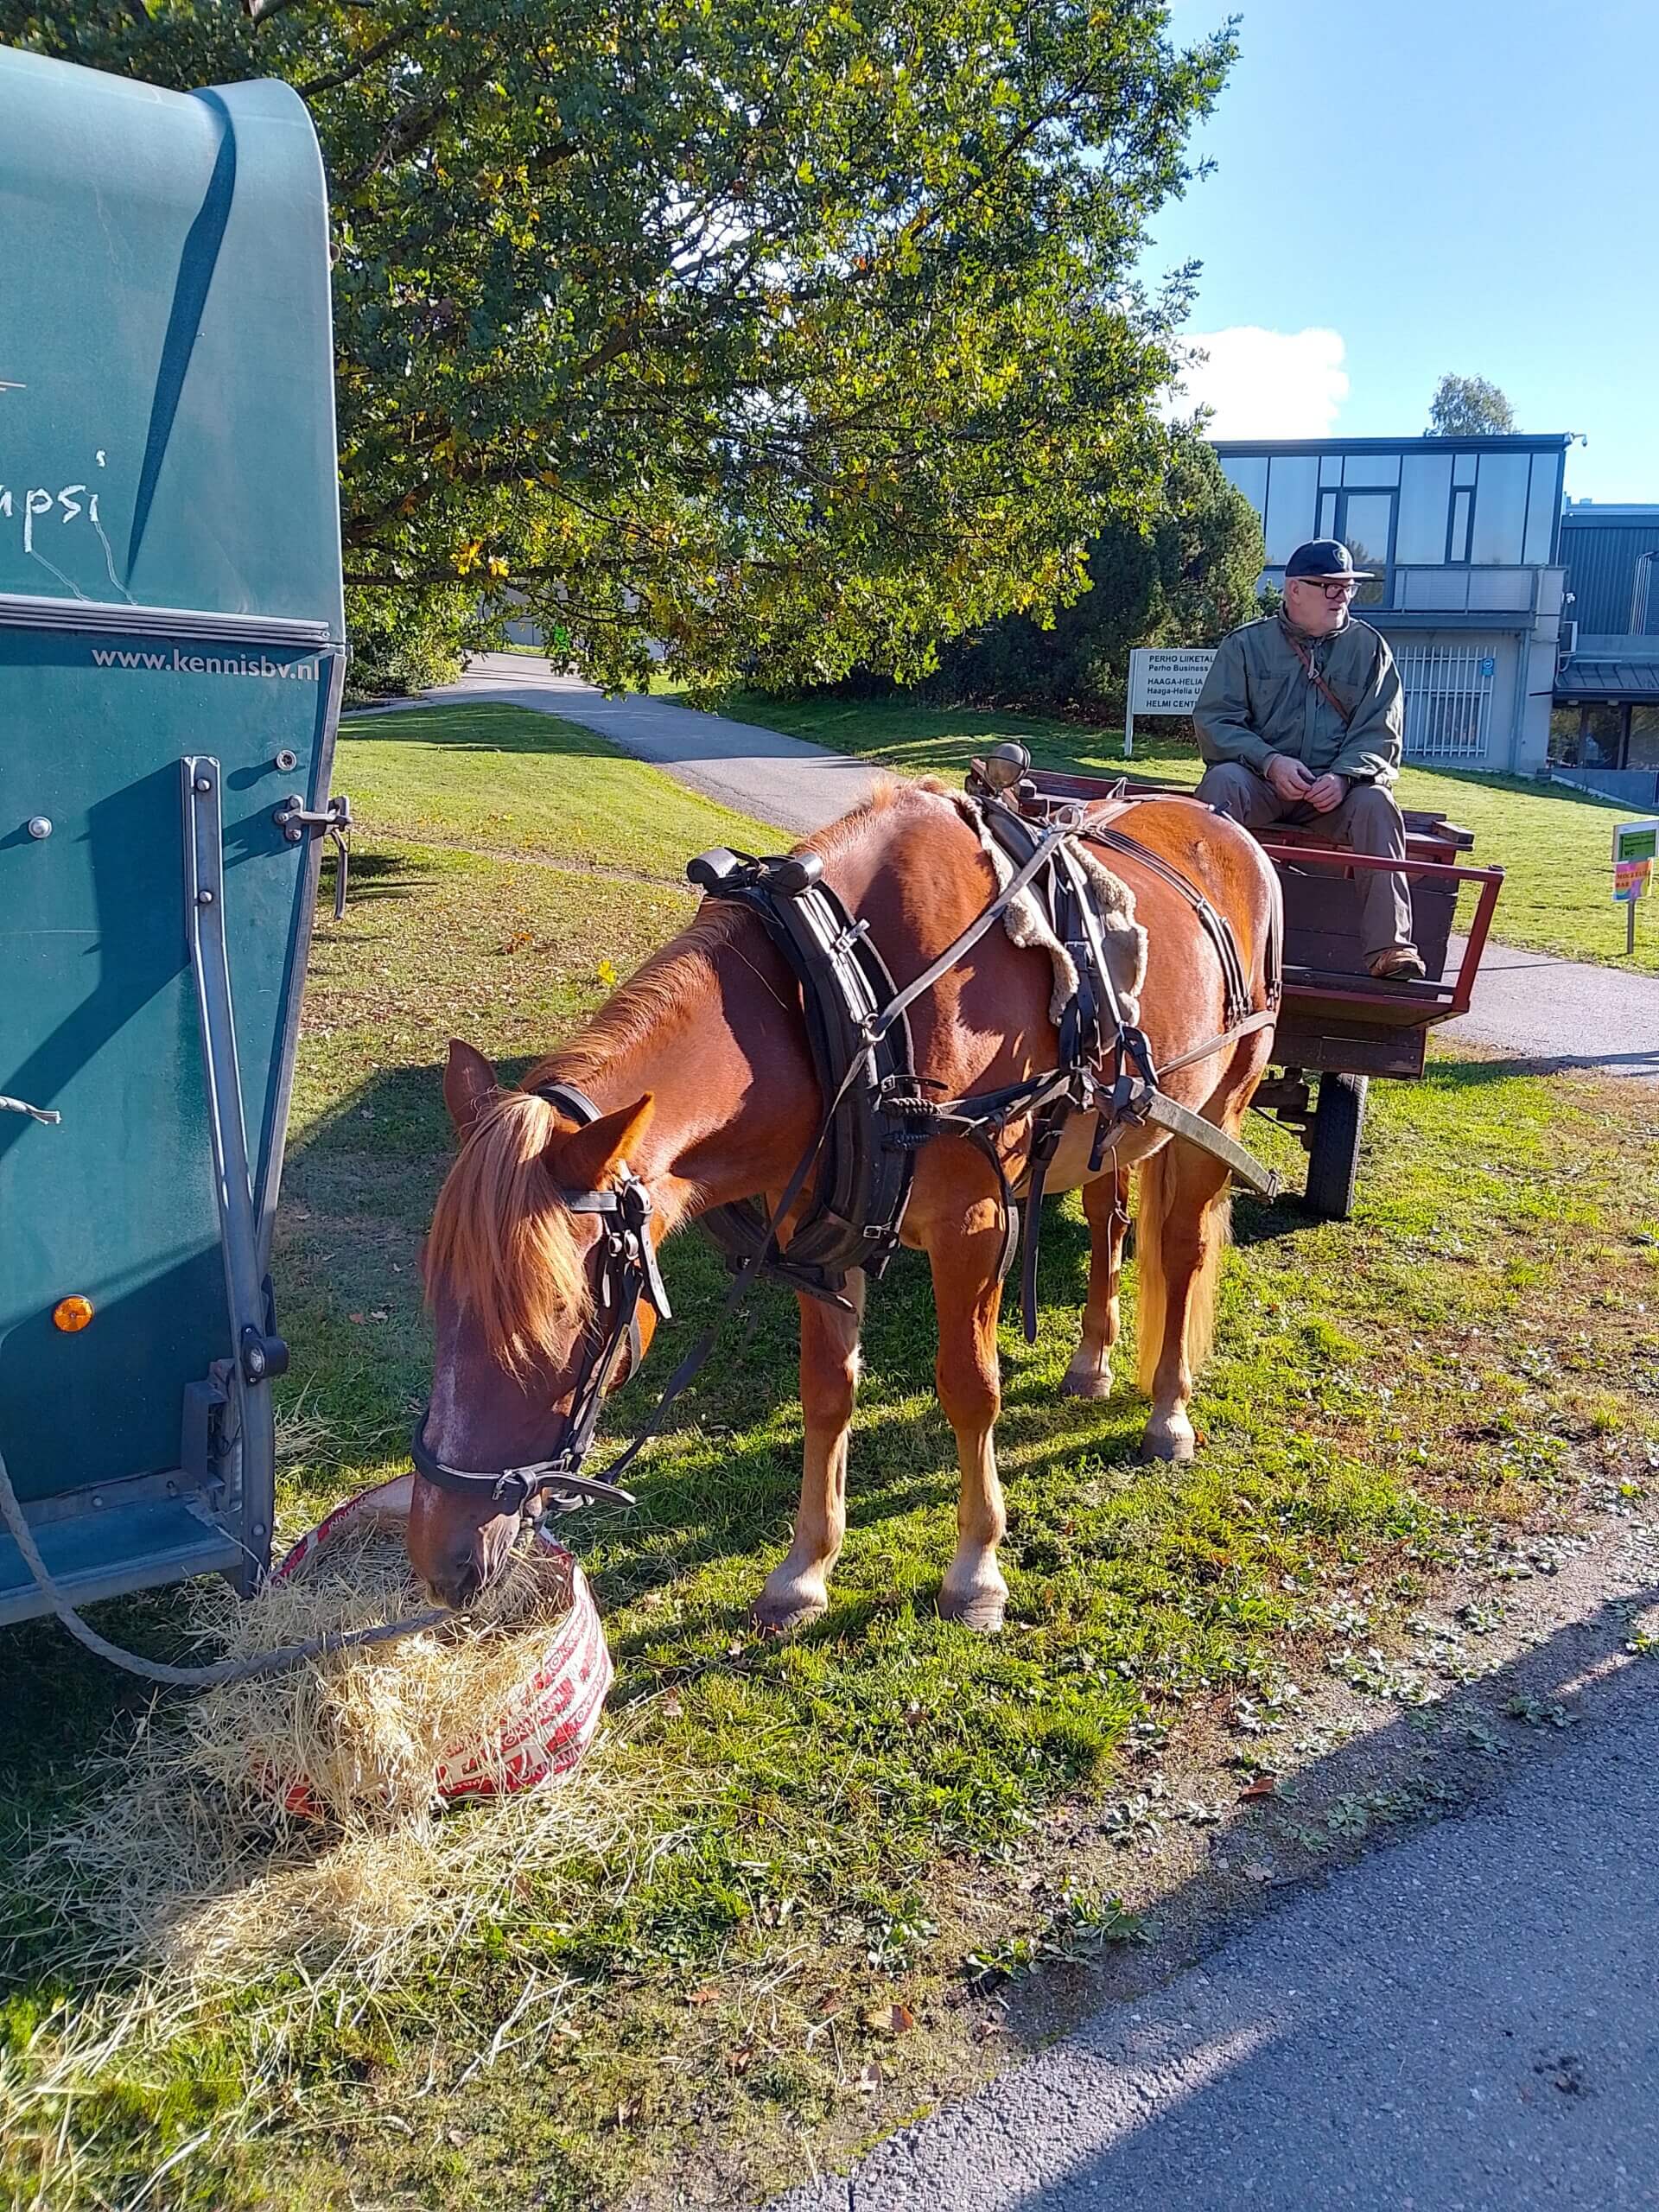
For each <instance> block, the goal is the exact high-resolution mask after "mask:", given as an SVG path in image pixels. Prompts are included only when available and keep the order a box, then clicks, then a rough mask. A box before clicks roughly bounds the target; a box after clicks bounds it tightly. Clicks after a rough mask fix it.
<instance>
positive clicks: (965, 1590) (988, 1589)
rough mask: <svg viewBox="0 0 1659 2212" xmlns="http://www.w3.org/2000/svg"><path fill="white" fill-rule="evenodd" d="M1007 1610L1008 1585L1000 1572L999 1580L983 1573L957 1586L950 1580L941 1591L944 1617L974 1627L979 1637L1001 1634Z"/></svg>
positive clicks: (940, 1606) (961, 1624) (940, 1604)
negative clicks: (992, 1579)
mask: <svg viewBox="0 0 1659 2212" xmlns="http://www.w3.org/2000/svg"><path fill="white" fill-rule="evenodd" d="M1007 1610H1008V1586H1007V1583H1006V1582H1004V1580H1002V1578H1001V1575H1000V1574H999V1575H998V1576H997V1577H996V1579H995V1581H989V1580H986V1578H985V1577H984V1576H981V1577H980V1578H979V1579H978V1580H976V1581H974V1582H969V1583H963V1584H960V1585H958V1586H956V1587H954V1588H953V1587H952V1586H951V1584H950V1581H949V1580H948V1579H947V1580H946V1581H945V1582H944V1584H943V1585H942V1586H941V1588H940V1591H939V1617H940V1618H941V1619H942V1620H947V1621H955V1622H956V1623H957V1624H958V1626H960V1627H962V1628H970V1629H972V1630H973V1631H974V1633H975V1635H976V1636H1000V1635H1001V1632H1002V1618H1003V1616H1004V1614H1005V1613H1006V1612H1007Z"/></svg>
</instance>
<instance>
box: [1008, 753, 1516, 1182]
mask: <svg viewBox="0 0 1659 2212" xmlns="http://www.w3.org/2000/svg"><path fill="white" fill-rule="evenodd" d="M1126 780H1127V785H1128V791H1130V792H1131V793H1134V794H1137V795H1139V794H1144V793H1150V792H1152V791H1177V790H1183V791H1184V790H1185V786H1184V785H1171V784H1155V783H1151V782H1147V781H1140V780H1137V779H1133V778H1130V779H1123V778H1121V777H1109V778H1107V777H1098V776H1068V775H1063V774H1060V773H1059V772H1056V771H1052V770H1049V769H1041V768H1039V769H1033V770H1032V771H1031V773H1030V781H1031V782H1032V783H1033V785H1035V787H1036V791H1037V792H1038V794H1039V796H1040V797H1043V798H1084V799H1093V798H1105V797H1106V796H1107V795H1108V794H1109V792H1111V791H1116V790H1117V789H1118V788H1120V786H1121V785H1123V784H1124V783H1125V781H1126ZM1406 833H1407V834H1406V860H1405V864H1404V867H1403V868H1402V869H1400V870H1399V871H1398V872H1399V873H1402V874H1404V875H1405V876H1406V877H1407V879H1408V882H1409V884H1410V887H1411V910H1412V919H1413V926H1414V936H1415V941H1416V944H1417V949H1418V950H1419V952H1420V953H1421V955H1422V958H1423V964H1424V967H1425V968H1426V969H1427V971H1428V972H1427V977H1426V978H1425V980H1424V981H1423V982H1398V981H1394V982H1379V981H1378V980H1377V979H1376V977H1375V976H1370V975H1368V974H1367V973H1366V969H1365V963H1364V959H1363V950H1364V947H1363V943H1362V940H1361V937H1360V932H1359V899H1358V895H1357V886H1356V884H1355V881H1354V875H1355V872H1356V871H1357V870H1358V869H1362V868H1389V869H1393V868H1395V863H1394V862H1392V861H1382V860H1375V859H1372V858H1370V857H1369V856H1368V855H1364V854H1362V853H1351V852H1350V851H1348V850H1347V849H1346V848H1345V847H1343V846H1338V845H1332V844H1331V843H1330V842H1328V841H1327V840H1325V839H1322V838H1321V837H1320V836H1319V832H1318V829H1317V827H1310V828H1307V829H1296V828H1291V827H1289V826H1287V825H1283V824H1281V826H1280V827H1278V828H1276V829H1273V830H1271V831H1268V832H1264V833H1262V837H1261V843H1262V849H1263V850H1264V851H1265V852H1266V853H1267V854H1268V857H1269V858H1270V859H1271V860H1272V861H1273V863H1274V868H1276V869H1277V871H1278V874H1279V880H1280V883H1281V886H1282V887H1283V890H1284V894H1285V965H1284V999H1283V1001H1282V1004H1281V1010H1280V1015H1279V1022H1278V1027H1277V1029H1276V1031H1275V1034H1274V1064H1273V1067H1272V1069H1271V1071H1269V1073H1268V1077H1267V1079H1266V1081H1265V1082H1264V1083H1263V1084H1262V1087H1261V1089H1260V1090H1258V1091H1257V1093H1256V1096H1255V1103H1256V1105H1257V1106H1258V1107H1260V1108H1261V1109H1262V1111H1263V1112H1264V1113H1268V1114H1270V1115H1272V1116H1273V1117H1274V1120H1275V1121H1279V1122H1284V1123H1285V1124H1286V1126H1287V1127H1288V1128H1293V1129H1294V1130H1295V1131H1296V1133H1297V1135H1298V1136H1299V1137H1300V1139H1301V1141H1302V1144H1303V1146H1304V1147H1305V1149H1306V1152H1307V1155H1308V1165H1307V1203H1308V1205H1309V1207H1310V1208H1311V1210H1312V1211H1313V1212H1314V1213H1317V1214H1319V1215H1322V1216H1323V1217H1325V1218H1326V1219H1329V1220H1335V1221H1345V1220H1346V1219H1347V1217H1348V1216H1349V1213H1350V1212H1351V1210H1352V1206H1353V1199H1354V1179H1355V1175H1356V1173H1357V1169H1358V1166H1359V1142H1360V1135H1361V1132H1362V1129H1363V1125H1364V1118H1365V1096H1366V1091H1367V1089H1368V1087H1369V1085H1370V1079H1371V1077H1373V1076H1393V1077H1403V1078H1406V1079H1410V1078H1413V1077H1417V1076H1421V1073H1422V1072H1423V1065H1424V1059H1425V1055H1426V1053H1427V1043H1428V1033H1429V1031H1430V1030H1431V1029H1433V1028H1434V1027H1436V1026H1437V1025H1438V1024H1439V1023H1440V1022H1442V1021H1452V1020H1455V1019H1456V1018H1457V1016H1458V1015H1459V1014H1467V1012H1468V1011H1469V1007H1470V1002H1471V997H1472V995H1473V992H1474V987H1475V978H1476V976H1477V975H1478V972H1479V968H1480V961H1481V956H1482V954H1483V953H1484V950H1485V947H1486V939H1487V936H1488V934H1489V932H1490V931H1491V922H1492V910H1493V908H1494V906H1496V905H1497V894H1498V891H1499V888H1500V887H1501V886H1502V884H1503V869H1502V868H1472V867H1470V866H1469V865H1468V864H1467V863H1466V861H1465V859H1464V857H1463V856H1464V855H1465V854H1467V853H1468V852H1469V851H1470V850H1471V848H1472V847H1473V844H1474V842H1475V840H1474V835H1473V833H1472V831H1471V830H1468V829H1459V827H1458V825H1457V824H1456V823H1451V822H1448V821H1447V820H1446V817H1445V816H1444V815H1442V814H1423V813H1414V812H1408V813H1407V815H1406ZM1465 885H1467V886H1470V887H1473V888H1474V890H1475V892H1476V898H1475V903H1474V908H1473V911H1472V912H1471V914H1470V915H1469V916H1468V918H1467V925H1466V926H1467V934H1466V936H1465V938H1463V940H1462V944H1461V947H1460V950H1459V956H1458V959H1457V964H1456V967H1455V968H1454V969H1453V971H1452V975H1451V976H1450V977H1448V976H1447V975H1446V964H1447V962H1448V960H1449V958H1450V957H1451V956H1452V944H1453V942H1454V937H1453V932H1454V928H1455V925H1456V921H1457V906H1458V898H1459V893H1460V892H1461V891H1462V890H1463V888H1464V887H1465Z"/></svg>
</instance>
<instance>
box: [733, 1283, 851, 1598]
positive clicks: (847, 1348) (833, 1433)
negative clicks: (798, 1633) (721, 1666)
mask: <svg viewBox="0 0 1659 2212" xmlns="http://www.w3.org/2000/svg"><path fill="white" fill-rule="evenodd" d="M847 1296H848V1298H849V1300H851V1302H852V1306H853V1308H854V1310H853V1312H852V1313H842V1311H841V1310H840V1308H839V1307H837V1306H827V1305H826V1304H825V1303H824V1301H823V1299H821V1298H808V1297H806V1296H805V1295H804V1294H803V1295H802V1297H801V1299H800V1301H799V1303H800V1308H801V1413H802V1416H803V1421H804V1427H805V1431H806V1446H805V1453H804V1464H803V1467H802V1471H801V1503H800V1510H799V1511H798V1513H797V1514H796V1516H795V1541H794V1542H793V1543H792V1544H791V1546H790V1548H789V1556H788V1558H787V1559H785V1560H784V1561H783V1563H782V1564H781V1566H779V1567H774V1568H773V1569H772V1573H770V1574H769V1575H768V1576H767V1577H766V1585H765V1587H764V1588H763V1589H762V1591H761V1592H760V1597H759V1599H757V1600H756V1602H755V1608H754V1617H755V1619H756V1620H757V1621H758V1622H759V1624H760V1626H761V1627H762V1628H766V1629H777V1630H783V1629H791V1628H798V1627H800V1626H801V1624H802V1623H803V1622H805V1621H810V1620H811V1619H813V1618H816V1616H817V1614H819V1613H821V1612H822V1611H823V1609H824V1607H825V1606H826V1605H828V1604H829V1570H830V1568H831V1567H833V1566H834V1565H835V1563H836V1557H837V1555H838V1554H839V1553H840V1550H841V1546H842V1538H843V1537H844V1536H845V1535H846V1534H847V1447H848V1439H849V1435H850V1433H851V1430H852V1425H853V1401H854V1398H855V1395H856V1394H857V1390H858V1332H859V1328H860V1325H861V1322H862V1320H863V1318H864V1277H863V1274H862V1272H861V1271H855V1272H854V1273H853V1274H849V1276H848V1278H847Z"/></svg>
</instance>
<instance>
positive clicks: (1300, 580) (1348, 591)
mask: <svg viewBox="0 0 1659 2212" xmlns="http://www.w3.org/2000/svg"><path fill="white" fill-rule="evenodd" d="M1290 581H1291V582H1292V583H1294V584H1303V585H1305V586H1306V588H1307V589H1308V590H1309V591H1322V592H1323V593H1324V594H1325V597H1326V598H1327V599H1328V600H1332V601H1335V600H1341V599H1351V598H1352V597H1353V595H1354V594H1355V593H1356V592H1357V590H1358V589H1359V579H1358V577H1357V576H1350V577H1348V578H1347V579H1346V581H1345V582H1342V583H1325V582H1321V580H1320V579H1319V577H1318V576H1293V577H1292V578H1291V580H1290Z"/></svg>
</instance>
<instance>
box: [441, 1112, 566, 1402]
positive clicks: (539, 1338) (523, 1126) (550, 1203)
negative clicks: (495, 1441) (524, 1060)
mask: <svg viewBox="0 0 1659 2212" xmlns="http://www.w3.org/2000/svg"><path fill="white" fill-rule="evenodd" d="M557 1128H558V1118H557V1116H556V1114H555V1112H554V1110H553V1108H552V1107H551V1106H550V1104H549V1103H548V1101H547V1100H546V1099H544V1098H538V1097H537V1096H535V1095H534V1093H532V1092H528V1091H520V1090H515V1091H509V1092H508V1093H506V1095H505V1096H503V1097H500V1098H498V1099H497V1100H496V1101H495V1102H494V1103H493V1105H491V1106H489V1107H487V1108H486V1109H485V1111H484V1113H483V1115H482V1116H480V1119H479V1120H478V1121H477V1122H475V1123H474V1127H473V1128H472V1129H471V1131H470V1132H469V1134H468V1135H467V1140H466V1141H465V1143H464V1144H463V1145H462V1146H461V1156H460V1158H459V1159H458V1160H456V1162H455V1164H454V1166H453V1167H452V1168H451V1169H450V1171H449V1173H448V1176H447V1178H446V1179H445V1181H444V1185H443V1188H442V1190H441V1191H440V1192H439V1193H438V1203H437V1207H436V1210H435V1212H434V1214H433V1217H432V1228H431V1233H430V1234H429V1236H428V1238H427V1243H426V1255H425V1261H424V1267H425V1274H426V1289H427V1295H428V1297H429V1298H430V1297H431V1296H432V1294H433V1293H434V1291H435V1289H436V1287H438V1285H439V1284H442V1286H443V1287H444V1288H445V1289H446V1290H447V1291H448V1293H449V1294H450V1295H451V1296H452V1297H454V1298H455V1299H456V1300H459V1301H460V1302H461V1304H462V1305H464V1306H467V1307H468V1308H470V1310H471V1312H472V1313H473V1314H474V1318H475V1319H476V1320H477V1322H478V1324H479V1326H480V1329H481V1330H482V1331H483V1333H484V1336H485V1338H486V1341H487V1343H488V1344H489V1345H490V1346H491V1349H492V1350H493V1351H494V1353H495V1355H496V1357H497V1358H498V1359H499V1361H500V1362H501V1364H502V1365H503V1366H504V1367H505V1368H506V1369H507V1370H509V1371H510V1372H511V1373H512V1374H514V1375H523V1374H524V1371H525V1370H527V1369H528V1367H529V1366H530V1365H531V1363H532V1362H533V1361H534V1360H535V1359H536V1357H537V1356H538V1355H541V1356H545V1357H557V1356H558V1355H559V1353H560V1351H561V1350H562V1349H563V1347H565V1346H566V1345H568V1344H569V1336H570V1332H571V1331H572V1330H573V1329H580V1328H582V1326H583V1325H585V1324H586V1323H587V1321H588V1319H589V1317H590V1314H591V1313H592V1308H593V1294H592V1292H591V1291H590V1290H589V1288H588V1277H587V1271H586V1269H585V1268H584V1267H583V1265H582V1251H581V1248H580V1247H579V1245H578V1244H577V1242H576V1237H575V1228H574V1224H573V1218H572V1216H571V1213H570V1211H569V1207H568V1206H566V1205H565V1203H564V1201H563V1198H561V1197H560V1196H559V1193H558V1190H557V1187H556V1185H555V1183H554V1180H553V1177H552V1174H551V1173H550V1170H549V1168H548V1166H547V1162H546V1156H545V1155H546V1152H547V1147H548V1145H549V1143H550V1141H551V1140H552V1138H553V1136H554V1135H555V1134H556V1130H557Z"/></svg>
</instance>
